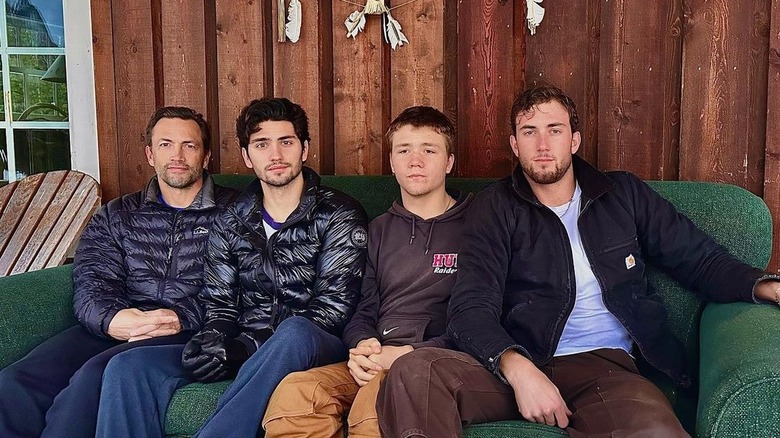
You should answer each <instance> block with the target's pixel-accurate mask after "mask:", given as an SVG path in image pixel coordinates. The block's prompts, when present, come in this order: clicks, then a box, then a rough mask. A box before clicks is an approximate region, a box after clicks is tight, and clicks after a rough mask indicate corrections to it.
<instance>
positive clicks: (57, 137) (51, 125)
mask: <svg viewBox="0 0 780 438" xmlns="http://www.w3.org/2000/svg"><path fill="white" fill-rule="evenodd" d="M0 2H2V3H3V4H2V8H0V71H2V81H1V82H0V86H1V87H2V90H1V91H2V96H3V99H2V101H0V171H1V172H2V173H0V184H4V183H7V182H9V181H15V180H18V179H21V178H23V177H24V176H27V175H30V174H33V173H38V172H47V171H51V170H59V169H77V170H82V171H85V172H87V173H90V174H92V175H93V176H95V177H96V178H97V173H98V171H97V140H96V138H95V137H96V132H95V104H94V79H93V78H94V76H93V73H92V58H91V26H90V20H89V0H0ZM85 17H86V19H85ZM66 40H67V46H68V47H66ZM66 59H67V68H66ZM74 72H75V73H76V74H73V73H74ZM69 77H71V78H74V79H71V80H69V79H68V78H69ZM71 88H72V89H71ZM73 89H75V90H77V92H78V93H79V94H77V96H79V97H78V99H76V101H77V102H78V105H76V106H74V105H72V104H69V102H70V101H73V99H71V100H70V101H69V99H68V95H70V96H74V94H75V93H74V90H73ZM76 140H79V142H77V141H76ZM71 145H78V146H77V147H71Z"/></svg>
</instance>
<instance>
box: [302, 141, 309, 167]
mask: <svg viewBox="0 0 780 438" xmlns="http://www.w3.org/2000/svg"><path fill="white" fill-rule="evenodd" d="M308 159H309V140H306V141H304V142H303V152H302V153H301V161H302V162H304V163H305V162H306V160H308Z"/></svg>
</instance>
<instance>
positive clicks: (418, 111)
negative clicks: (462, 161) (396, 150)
mask: <svg viewBox="0 0 780 438" xmlns="http://www.w3.org/2000/svg"><path fill="white" fill-rule="evenodd" d="M406 125H411V126H413V127H415V128H431V129H433V130H434V131H436V132H437V133H439V134H441V135H443V136H444V145H445V146H446V148H447V155H453V154H454V150H455V126H454V125H453V124H452V122H451V121H450V119H449V118H448V117H447V116H445V115H444V113H442V112H441V111H439V110H437V109H436V108H433V107H430V106H422V105H420V106H412V107H409V108H407V109H405V110H403V111H401V114H398V116H397V117H396V118H395V120H393V121H392V123H390V127H388V128H387V133H386V134H385V139H386V140H387V143H388V144H390V145H391V146H392V143H393V134H395V132H396V131H398V130H399V129H401V127H403V126H406Z"/></svg>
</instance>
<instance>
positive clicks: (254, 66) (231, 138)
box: [215, 0, 272, 173]
mask: <svg viewBox="0 0 780 438" xmlns="http://www.w3.org/2000/svg"><path fill="white" fill-rule="evenodd" d="M270 13H271V8H270V5H269V4H268V2H255V1H253V0H243V1H235V0H217V2H216V15H217V17H216V21H217V25H216V32H217V58H218V61H217V81H218V90H219V125H220V127H221V129H220V136H219V143H218V145H219V158H220V162H219V172H222V173H251V171H250V170H249V169H247V168H246V166H245V165H244V162H243V160H242V159H241V152H240V151H239V147H238V141H237V140H236V117H237V116H238V113H239V112H240V111H241V108H243V107H244V106H245V105H246V104H247V103H249V101H251V100H252V99H256V98H260V97H262V96H265V95H270V94H271V91H270V90H271V82H270V77H271V73H270V72H271V68H272V65H271V59H270V57H269V56H268V52H267V50H266V47H268V44H270V42H269V41H268V40H269V32H268V31H269V30H270V23H271V19H270V16H269V15H270ZM215 145H216V140H215Z"/></svg>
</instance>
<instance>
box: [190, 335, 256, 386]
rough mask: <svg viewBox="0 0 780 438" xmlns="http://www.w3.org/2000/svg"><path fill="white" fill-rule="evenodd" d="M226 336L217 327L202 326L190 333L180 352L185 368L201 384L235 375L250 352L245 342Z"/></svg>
mask: <svg viewBox="0 0 780 438" xmlns="http://www.w3.org/2000/svg"><path fill="white" fill-rule="evenodd" d="M226 337H227V336H226V335H225V333H223V332H221V331H219V330H216V329H205V330H202V331H200V332H199V333H197V334H196V335H195V336H193V337H192V339H190V341H189V342H188V343H187V345H185V346H184V351H183V352H182V355H181V362H182V365H183V366H184V369H186V370H187V371H189V372H190V373H191V374H192V375H193V376H194V377H195V378H196V379H197V380H198V381H199V382H204V383H209V382H216V381H218V380H223V379H226V378H229V377H234V376H235V375H236V373H237V372H238V369H239V368H240V367H241V364H243V363H244V362H245V361H246V359H247V358H248V357H249V354H248V353H247V349H246V346H245V345H244V343H242V342H241V341H239V340H238V339H230V340H226Z"/></svg>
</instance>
